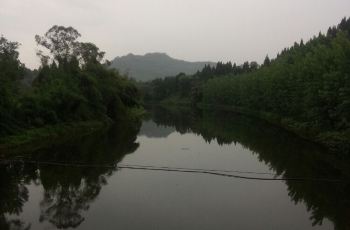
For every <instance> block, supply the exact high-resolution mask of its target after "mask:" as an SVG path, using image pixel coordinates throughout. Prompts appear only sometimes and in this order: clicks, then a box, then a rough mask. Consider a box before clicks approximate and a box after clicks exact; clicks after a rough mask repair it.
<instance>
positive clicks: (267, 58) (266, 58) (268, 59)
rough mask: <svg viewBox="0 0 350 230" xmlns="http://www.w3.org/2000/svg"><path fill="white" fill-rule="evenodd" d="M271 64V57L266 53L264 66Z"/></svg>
mask: <svg viewBox="0 0 350 230" xmlns="http://www.w3.org/2000/svg"><path fill="white" fill-rule="evenodd" d="M270 64H271V61H270V58H269V56H268V55H266V57H265V60H264V66H269V65H270Z"/></svg>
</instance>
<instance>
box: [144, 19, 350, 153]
mask: <svg viewBox="0 0 350 230" xmlns="http://www.w3.org/2000/svg"><path fill="white" fill-rule="evenodd" d="M144 90H146V91H145V93H144V94H145V99H146V100H152V101H153V102H154V101H156V102H159V101H166V100H169V101H171V100H170V99H171V98H172V99H173V101H183V102H187V103H189V102H192V103H194V104H202V105H203V104H204V105H211V106H218V105H220V106H225V107H230V108H236V109H237V110H239V111H244V112H248V113H250V114H253V115H257V116H260V117H261V116H262V117H264V118H266V119H268V120H272V121H274V122H276V123H279V124H281V125H282V126H284V127H286V128H289V129H291V130H293V131H295V132H297V133H299V134H301V135H303V136H305V137H312V139H314V140H318V141H321V142H328V143H327V145H329V146H330V147H332V148H333V147H336V148H337V149H339V148H341V149H342V150H349V149H350V148H349V147H350V146H349V142H350V141H349V139H350V19H346V18H344V19H343V20H342V21H341V23H340V24H339V25H338V26H337V27H331V28H329V30H328V32H327V34H325V35H324V34H321V33H320V34H319V35H318V36H317V37H314V38H313V39H311V40H310V41H308V42H307V43H305V44H304V42H303V41H301V42H300V43H295V44H294V45H293V46H292V47H290V48H288V49H284V50H283V51H282V52H281V53H280V54H278V55H277V57H276V58H275V59H272V60H270V59H269V58H268V57H266V59H265V61H264V63H263V64H262V65H261V66H258V65H257V64H256V63H255V62H252V63H248V62H246V63H245V64H243V65H241V66H239V67H237V66H236V65H235V64H234V65H232V64H231V63H227V64H223V63H218V64H217V66H216V67H215V68H211V67H208V66H206V67H205V68H204V69H203V70H202V71H201V72H198V73H197V74H195V75H193V76H186V75H183V74H180V75H178V76H176V77H173V78H166V79H164V80H161V79H158V80H155V81H153V82H151V83H148V85H145V86H144ZM169 98H170V99H169ZM174 98H175V99H174ZM339 142H341V144H340V145H339Z"/></svg>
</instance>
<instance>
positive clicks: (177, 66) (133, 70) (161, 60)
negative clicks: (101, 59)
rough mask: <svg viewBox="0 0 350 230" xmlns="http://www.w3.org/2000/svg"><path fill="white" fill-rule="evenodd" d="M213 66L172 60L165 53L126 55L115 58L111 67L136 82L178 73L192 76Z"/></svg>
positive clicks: (204, 63)
mask: <svg viewBox="0 0 350 230" xmlns="http://www.w3.org/2000/svg"><path fill="white" fill-rule="evenodd" d="M206 64H210V65H215V63H213V62H188V61H183V60H178V59H174V58H172V57H169V56H168V55H167V54H165V53H148V54H145V55H134V54H128V55H126V56H122V57H116V58H115V59H114V60H113V61H112V63H111V67H112V68H115V69H118V70H119V71H120V72H121V73H123V74H124V73H127V74H128V75H129V76H130V77H133V78H134V79H136V80H140V81H148V80H152V79H155V78H162V77H166V76H174V75H177V74H178V73H180V72H183V73H186V74H193V73H195V72H197V70H201V69H202V68H203V67H204V65H206Z"/></svg>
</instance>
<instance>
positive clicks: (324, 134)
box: [197, 104, 350, 155]
mask: <svg viewBox="0 0 350 230" xmlns="http://www.w3.org/2000/svg"><path fill="white" fill-rule="evenodd" d="M197 107H198V108H199V109H206V110H208V109H216V110H223V111H230V112H235V113H240V114H243V115H247V116H251V117H255V118H258V119H262V120H265V121H267V122H269V123H271V124H273V125H277V126H279V127H281V128H283V129H285V130H287V131H289V132H292V133H294V134H296V135H297V136H299V137H301V138H303V139H306V140H308V141H312V142H314V143H317V144H320V145H322V146H324V147H326V148H327V149H328V150H329V151H330V152H332V153H334V154H339V155H341V154H349V151H350V134H349V133H341V132H335V131H319V130H314V129H311V128H309V127H308V126H307V125H306V124H305V123H301V122H297V121H295V120H293V119H290V118H281V117H279V116H278V115H275V114H272V113H266V112H260V111H251V110H247V109H244V108H239V107H234V106H224V105H208V104H198V105H197Z"/></svg>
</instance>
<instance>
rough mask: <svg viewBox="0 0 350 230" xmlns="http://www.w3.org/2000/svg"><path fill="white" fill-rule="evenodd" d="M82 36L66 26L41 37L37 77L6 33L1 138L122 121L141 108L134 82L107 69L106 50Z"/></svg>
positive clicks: (1, 51) (0, 55)
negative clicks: (87, 123) (56, 127)
mask: <svg viewBox="0 0 350 230" xmlns="http://www.w3.org/2000/svg"><path fill="white" fill-rule="evenodd" d="M80 36H81V35H80V34H79V32H78V31H77V30H75V29H74V28H72V27H63V26H53V27H52V28H51V29H50V30H48V31H47V33H46V34H45V35H44V36H38V35H36V36H35V40H36V42H37V44H38V46H39V51H38V53H37V55H38V56H39V58H40V59H41V66H40V68H39V70H38V71H37V73H36V74H37V77H36V78H35V79H34V80H33V79H32V76H33V73H28V71H29V70H28V69H26V68H25V66H24V65H23V64H22V63H21V62H20V61H19V60H18V55H19V54H18V51H17V49H18V46H19V44H18V43H17V42H11V41H8V40H7V39H6V38H5V37H3V36H2V37H1V39H0V137H4V136H8V135H13V134H18V133H23V131H24V130H29V129H34V128H42V127H46V126H51V125H57V124H63V123H73V124H74V123H76V122H85V121H91V120H98V121H106V122H112V121H118V119H122V118H124V117H127V116H130V113H131V112H130V111H131V109H133V108H137V107H138V104H139V99H140V98H139V91H138V90H137V88H136V87H135V85H134V83H133V82H132V81H130V80H128V79H127V78H126V77H123V76H121V75H119V74H118V73H117V72H115V71H113V70H109V69H107V67H106V66H105V65H104V64H102V63H101V61H102V60H103V56H104V52H102V51H100V50H99V48H98V47H96V46H95V45H94V44H92V43H88V42H80V41H78V38H79V37H80ZM29 72H30V71H29ZM28 76H29V79H27V78H28Z"/></svg>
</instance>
